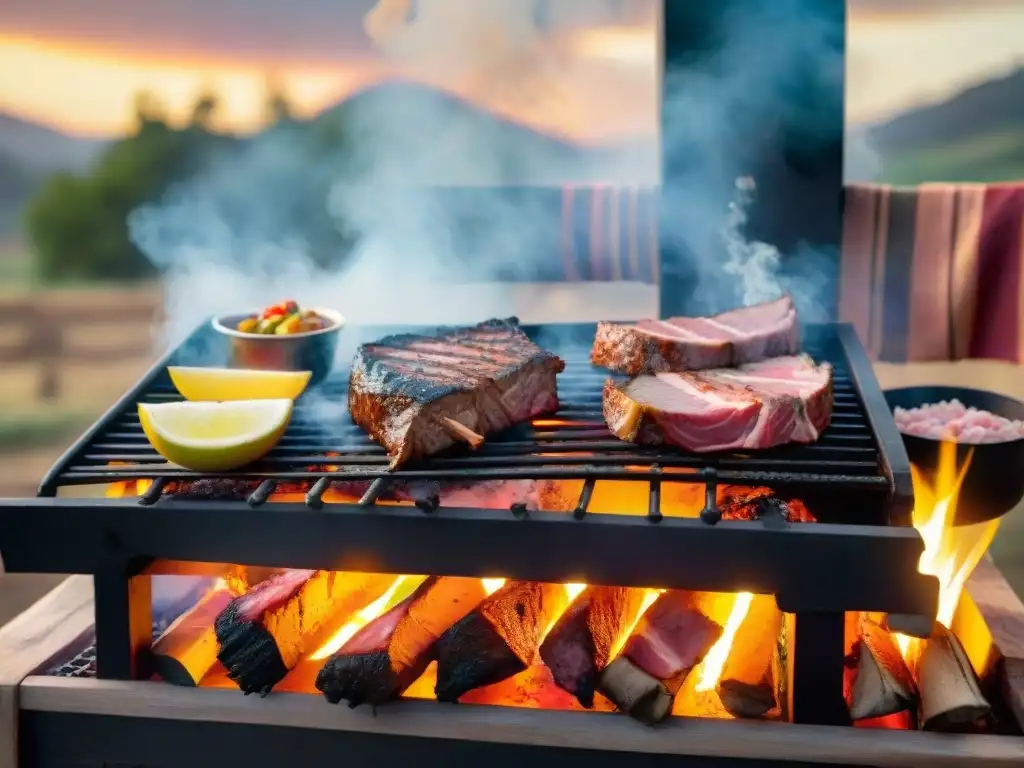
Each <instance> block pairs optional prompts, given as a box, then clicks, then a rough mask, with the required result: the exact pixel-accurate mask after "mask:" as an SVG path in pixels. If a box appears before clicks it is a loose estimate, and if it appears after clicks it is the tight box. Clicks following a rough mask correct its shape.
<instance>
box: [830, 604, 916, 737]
mask: <svg viewBox="0 0 1024 768" xmlns="http://www.w3.org/2000/svg"><path fill="white" fill-rule="evenodd" d="M857 630H858V635H857V640H856V641H855V642H854V645H853V650H852V653H851V657H850V659H849V661H850V665H851V667H852V680H851V684H850V686H849V687H848V689H847V691H846V706H847V708H848V709H849V712H850V719H851V720H869V719H873V718H877V717H884V716H886V715H892V714H895V713H897V712H904V711H909V712H914V713H916V711H917V686H915V685H914V678H913V676H912V675H911V673H910V669H909V668H908V667H907V663H906V661H904V659H903V655H902V654H901V653H900V649H899V647H898V646H897V645H896V642H895V641H894V640H893V637H892V635H891V634H890V633H889V632H887V631H886V630H884V629H883V628H882V627H880V626H879V625H878V624H876V623H875V622H873V621H871V620H870V619H869V618H867V617H866V616H863V615H861V617H860V620H859V622H858V628H857Z"/></svg>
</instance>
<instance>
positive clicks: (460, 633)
mask: <svg viewBox="0 0 1024 768" xmlns="http://www.w3.org/2000/svg"><path fill="white" fill-rule="evenodd" d="M568 600H569V595H568V593H567V591H566V588H565V587H564V586H562V585H561V584H540V583H537V582H526V581H513V582H510V583H508V584H506V585H505V586H503V587H502V588H501V589H499V590H498V591H497V592H495V593H494V594H492V595H491V596H490V597H488V598H487V599H486V600H484V601H483V603H481V604H480V606H479V607H477V608H476V609H475V610H473V611H472V612H470V613H469V614H467V615H466V616H464V617H463V618H462V619H461V620H459V621H458V622H457V623H456V624H455V625H453V626H452V627H451V628H450V629H449V630H448V631H447V632H445V633H444V634H443V635H442V636H441V639H440V640H439V641H438V643H437V683H436V684H435V686H434V694H435V696H436V697H437V700H438V701H450V702H454V701H458V699H459V697H460V696H462V695H463V694H465V693H468V692H469V691H471V690H473V689H475V688H480V687H482V686H486V685H493V684H495V683H500V682H502V681H503V680H507V679H508V678H510V677H513V676H515V675H517V674H519V673H520V672H522V671H524V670H525V669H527V668H528V667H529V666H530V664H531V663H532V662H533V660H534V658H535V657H536V655H537V649H538V647H539V645H540V642H541V640H542V639H543V636H544V632H545V631H547V629H548V627H550V626H551V625H552V623H553V622H554V621H555V619H557V618H558V616H560V615H561V614H562V612H563V611H564V610H565V606H566V604H567V603H568Z"/></svg>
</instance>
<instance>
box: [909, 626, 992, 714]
mask: <svg viewBox="0 0 1024 768" xmlns="http://www.w3.org/2000/svg"><path fill="white" fill-rule="evenodd" d="M918 645H919V648H920V652H919V654H918V655H917V656H916V658H915V659H914V672H915V674H916V677H917V688H918V691H919V692H920V695H921V716H920V719H921V727H922V729H924V730H926V731H941V732H943V733H956V732H969V731H972V730H974V729H975V728H976V727H977V726H978V724H979V723H981V722H983V721H985V720H987V719H988V718H989V717H990V716H991V715H992V706H991V705H990V704H989V702H988V700H987V699H986V698H985V696H984V695H983V694H982V692H981V687H980V686H979V684H978V677H977V675H975V673H974V667H972V666H971V661H970V659H968V658H967V653H966V652H965V651H964V648H963V646H962V645H961V644H960V641H959V640H958V639H957V637H956V636H955V635H954V634H953V633H952V632H950V631H949V630H948V629H946V628H945V627H944V626H942V625H941V624H938V623H936V624H935V628H934V630H933V631H932V636H931V637H930V638H928V639H927V640H923V641H921V642H920V643H919V644H918Z"/></svg>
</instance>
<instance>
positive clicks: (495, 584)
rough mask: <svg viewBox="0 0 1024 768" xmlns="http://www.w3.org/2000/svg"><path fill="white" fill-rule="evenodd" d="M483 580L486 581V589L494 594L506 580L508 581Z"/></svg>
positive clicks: (488, 592)
mask: <svg viewBox="0 0 1024 768" xmlns="http://www.w3.org/2000/svg"><path fill="white" fill-rule="evenodd" d="M482 581H483V583H484V591H485V592H486V593H487V594H488V595H493V594H494V593H495V592H497V591H498V590H499V589H501V588H502V587H503V586H505V582H506V581H507V579H482Z"/></svg>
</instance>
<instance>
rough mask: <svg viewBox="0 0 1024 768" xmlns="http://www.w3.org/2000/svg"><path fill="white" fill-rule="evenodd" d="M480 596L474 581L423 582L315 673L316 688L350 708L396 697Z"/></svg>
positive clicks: (435, 578)
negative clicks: (343, 701) (437, 644)
mask: <svg viewBox="0 0 1024 768" xmlns="http://www.w3.org/2000/svg"><path fill="white" fill-rule="evenodd" d="M486 596H487V593H486V590H485V588H484V585H483V582H481V580H480V579H468V578H456V577H446V576H442V577H438V576H432V577H430V578H428V579H427V580H426V581H424V582H423V583H422V584H421V585H420V586H419V587H418V588H417V589H416V591H415V592H413V593H412V594H411V595H410V596H409V597H407V598H406V599H405V600H403V601H402V602H401V603H399V604H398V605H396V606H395V607H394V608H392V609H391V610H390V611H388V612H387V613H385V614H383V615H382V616H379V617H377V618H376V619H374V620H373V621H371V622H370V623H369V624H367V625H366V626H364V627H363V628H362V629H361V630H360V631H359V632H357V633H356V634H355V635H353V637H352V638H351V639H350V640H349V641H348V642H347V643H345V644H344V645H343V646H342V647H341V650H340V651H338V653H336V654H335V655H334V656H332V657H331V658H330V659H329V660H328V661H327V663H326V664H324V666H323V668H322V669H321V670H320V672H319V674H317V677H316V687H317V689H318V690H319V691H321V692H322V693H323V694H324V696H325V697H326V698H327V700H328V701H329V702H331V703H332V704H337V703H338V702H339V701H342V700H345V701H347V702H348V704H349V706H350V707H357V706H359V705H360V704H371V705H374V706H376V705H378V704H383V703H385V702H387V701H391V700H392V699H395V698H397V697H398V696H400V695H401V694H402V692H403V691H404V690H405V689H406V688H408V687H409V686H410V685H412V683H414V682H415V681H416V679H417V678H418V677H419V676H420V675H422V674H423V672H424V670H426V668H427V666H429V664H430V662H431V661H433V657H434V649H435V645H436V643H437V641H438V639H439V638H440V637H441V636H442V635H443V634H444V633H445V632H446V631H447V630H448V629H450V628H451V627H452V625H453V624H455V623H456V622H458V621H460V620H461V619H462V618H463V617H465V616H466V614H468V613H469V612H470V611H472V610H473V609H474V608H476V607H477V606H478V605H480V603H481V602H482V601H483V599H484V598H485V597H486Z"/></svg>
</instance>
